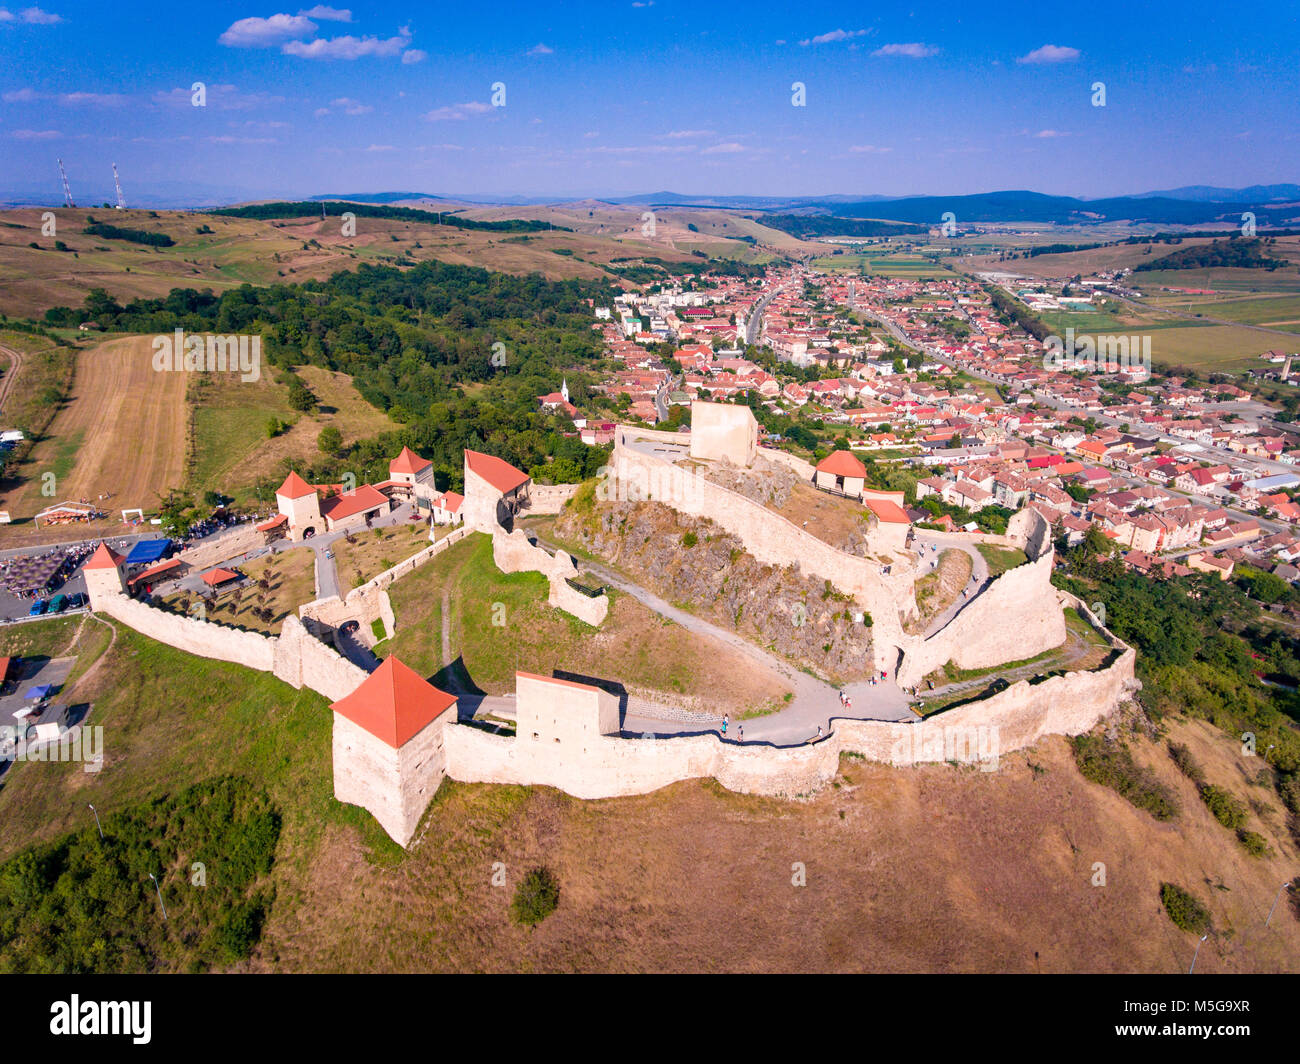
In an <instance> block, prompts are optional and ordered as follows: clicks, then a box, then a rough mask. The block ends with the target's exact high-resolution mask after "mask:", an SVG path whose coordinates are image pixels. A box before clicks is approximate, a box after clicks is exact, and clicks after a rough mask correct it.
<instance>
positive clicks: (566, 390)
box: [560, 377, 569, 403]
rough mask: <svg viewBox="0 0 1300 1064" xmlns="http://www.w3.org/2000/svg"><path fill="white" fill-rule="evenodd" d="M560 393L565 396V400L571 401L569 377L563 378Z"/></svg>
mask: <svg viewBox="0 0 1300 1064" xmlns="http://www.w3.org/2000/svg"><path fill="white" fill-rule="evenodd" d="M560 394H561V395H562V396H564V401H565V402H566V403H567V402H568V401H569V378H568V377H564V378H563V383H562V384H561V385H560Z"/></svg>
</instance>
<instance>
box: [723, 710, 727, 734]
mask: <svg viewBox="0 0 1300 1064" xmlns="http://www.w3.org/2000/svg"><path fill="white" fill-rule="evenodd" d="M722 734H723V735H726V734H727V714H725V713H724V714H722Z"/></svg>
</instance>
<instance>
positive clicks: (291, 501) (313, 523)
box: [275, 473, 325, 540]
mask: <svg viewBox="0 0 1300 1064" xmlns="http://www.w3.org/2000/svg"><path fill="white" fill-rule="evenodd" d="M275 503H276V506H277V507H279V510H280V513H282V514H284V516H285V517H287V518H288V519H289V538H290V539H292V540H299V539H302V538H303V537H304V536H305V535H306V533H307V531H308V529H310V530H311V533H312V535H315V534H316V533H317V532H324V531H325V520H324V518H322V517H321V512H320V496H319V495H317V494H316V489H315V488H313V487H312V486H311V485H310V484H308V483H307V482H306V481H305V480H303V479H302V477H300V476H299V475H298V474H297V473H290V474H289V475H288V476H287V477H285V478H284V483H283V484H281V485H280V486H279V487H278V488H277V489H276V491H275Z"/></svg>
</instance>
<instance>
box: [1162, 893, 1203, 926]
mask: <svg viewBox="0 0 1300 1064" xmlns="http://www.w3.org/2000/svg"><path fill="white" fill-rule="evenodd" d="M1160 901H1161V902H1162V903H1163V904H1164V907H1165V912H1167V913H1168V914H1169V919H1171V920H1172V921H1173V922H1174V923H1175V924H1176V925H1177V926H1178V927H1180V928H1181V929H1182V930H1184V931H1191V932H1192V933H1193V934H1197V935H1204V934H1207V933H1209V931H1210V914H1209V911H1208V910H1207V909H1206V908H1205V906H1204V905H1202V904H1201V903H1200V902H1199V901H1197V900H1196V898H1194V897H1193V896H1192V895H1191V894H1189V893H1187V891H1185V890H1183V888H1182V887H1177V886H1174V884H1172V883H1161V884H1160Z"/></svg>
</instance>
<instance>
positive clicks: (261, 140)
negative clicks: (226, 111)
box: [203, 133, 279, 144]
mask: <svg viewBox="0 0 1300 1064" xmlns="http://www.w3.org/2000/svg"><path fill="white" fill-rule="evenodd" d="M203 139H204V140H206V141H207V142H208V143H209V144H278V143H279V141H277V140H276V139H275V138H274V137H232V136H231V135H230V134H228V133H227V134H224V135H222V136H220V137H204V138H203Z"/></svg>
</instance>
